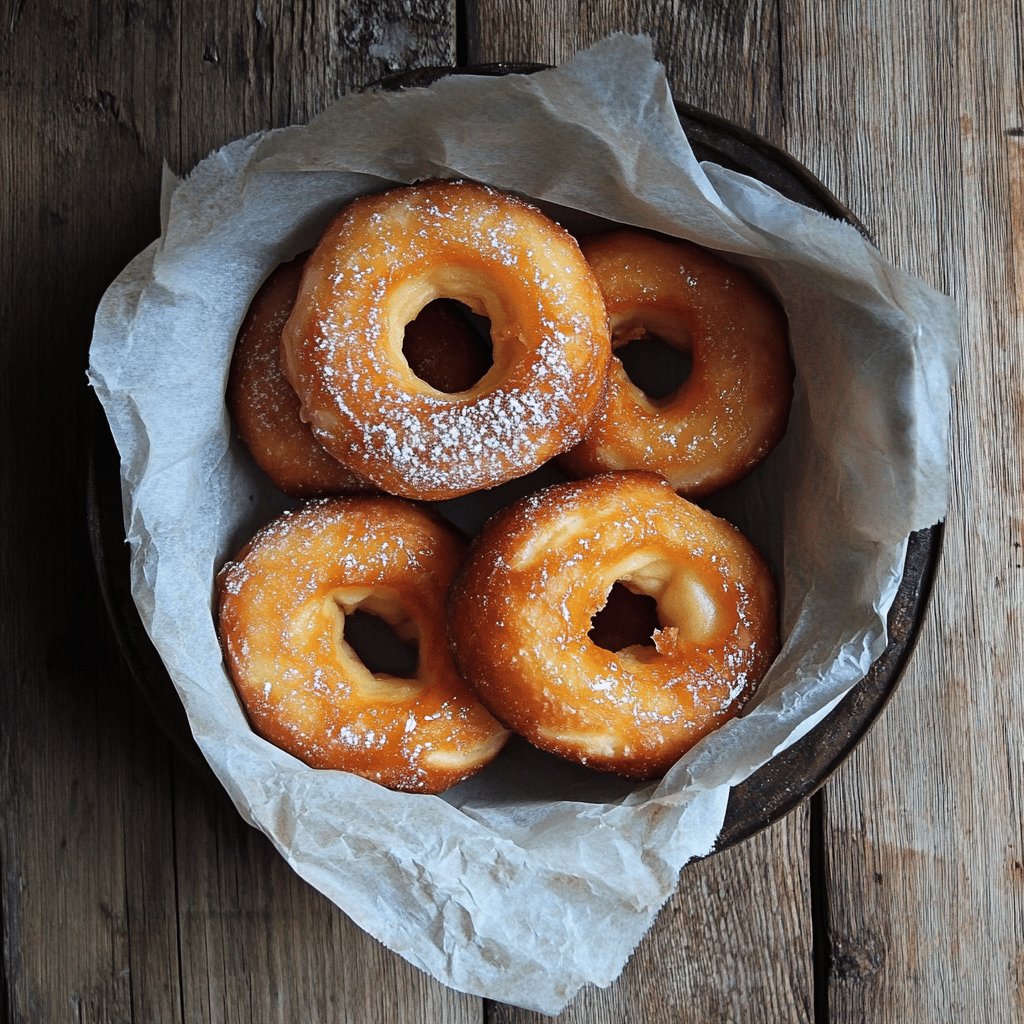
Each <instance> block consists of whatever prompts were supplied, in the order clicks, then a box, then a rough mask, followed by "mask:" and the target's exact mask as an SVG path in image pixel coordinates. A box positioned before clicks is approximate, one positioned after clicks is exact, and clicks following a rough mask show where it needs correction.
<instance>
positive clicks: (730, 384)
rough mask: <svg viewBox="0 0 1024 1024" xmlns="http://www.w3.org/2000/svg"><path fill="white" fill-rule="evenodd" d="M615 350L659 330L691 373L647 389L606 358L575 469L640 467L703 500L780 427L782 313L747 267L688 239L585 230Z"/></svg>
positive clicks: (787, 396)
mask: <svg viewBox="0 0 1024 1024" xmlns="http://www.w3.org/2000/svg"><path fill="white" fill-rule="evenodd" d="M581 247H582V249H583V253H584V255H585V256H586V257H587V260H588V262H589V263H590V266H591V268H592V269H593V271H594V274H595V276H596V277H597V280H598V282H599V284H600V285H601V290H602V293H603V294H604V298H605V303H606V305H607V308H608V315H609V317H610V320H611V329H612V347H613V349H614V348H618V347H619V346H621V345H624V344H626V343H628V342H629V341H633V340H636V339H638V338H641V337H644V336H645V335H646V334H648V333H650V334H654V335H656V336H658V337H660V338H662V339H663V340H664V341H666V342H668V343H669V344H671V345H673V346H675V347H678V348H680V349H683V350H684V351H688V352H689V353H690V354H691V356H692V360H693V365H692V369H691V372H690V375H689V377H688V378H687V379H686V380H685V381H684V382H683V383H682V385H681V386H680V387H679V388H678V389H677V390H676V391H675V392H674V393H673V394H671V395H669V396H667V397H665V398H663V399H660V400H654V399H651V398H648V397H647V395H645V394H644V392H643V391H641V390H640V389H639V388H638V387H637V386H636V385H635V384H633V382H632V381H631V380H630V379H629V377H628V376H627V374H626V371H625V369H624V368H623V366H622V364H621V363H620V362H619V360H617V359H613V360H612V364H611V372H610V373H609V385H608V402H607V405H606V406H605V408H604V410H603V411H602V412H601V413H600V414H599V415H598V416H597V417H595V420H594V423H593V425H592V427H591V429H590V432H589V433H588V435H587V436H586V438H584V440H583V441H582V443H581V444H579V445H578V446H577V447H576V448H574V449H573V450H572V451H571V452H569V453H568V454H567V455H566V456H564V457H563V459H562V464H563V465H564V466H565V468H566V469H567V470H568V471H569V472H571V473H572V474H573V475H575V476H584V475H587V474H589V473H599V472H602V471H605V470H615V469H644V470H649V471H651V472H654V473H658V474H660V475H661V476H664V477H665V478H666V479H667V480H668V481H669V482H670V483H671V484H672V486H673V487H674V488H675V489H676V490H677V491H678V492H679V493H680V494H683V495H686V496H688V497H699V496H701V495H705V494H710V493H711V492H712V491H716V490H718V489H720V488H722V487H724V486H726V485H727V484H730V483H733V482H734V481H736V480H738V479H740V478H741V477H742V476H744V475H746V474H747V473H749V472H750V470H752V469H753V468H754V467H755V466H756V465H757V464H758V463H759V462H761V461H762V460H763V459H764V457H765V456H766V455H767V454H768V453H769V452H770V451H771V450H772V448H774V447H775V445H776V444H778V442H779V440H780V439H781V438H782V435H783V433H784V432H785V429H786V422H787V419H788V416H789V406H790V401H791V398H792V380H793V368H792V362H791V360H790V356H789V346H788V332H787V326H786V319H785V316H784V315H783V313H782V310H781V309H780V308H779V305H778V303H777V302H776V301H775V300H774V299H773V298H772V296H770V295H769V294H768V292H766V291H765V290H764V289H763V288H762V287H761V286H760V285H759V284H758V283H757V282H756V281H755V280H754V279H753V278H752V277H751V276H750V275H749V274H748V273H747V272H746V271H744V270H742V269H740V268H739V267H736V266H733V265H732V264H730V263H727V262H725V260H723V259H721V258H720V257H718V256H716V255H715V254H714V253H711V252H709V251H708V250H707V249H702V248H701V247H699V246H696V245H692V244H690V243H689V242H683V241H679V240H677V239H669V238H665V237H662V236H658V235H653V234H649V233H647V232H644V231H637V230H633V229H623V230H618V231H612V232H609V233H607V234H602V235H595V236H591V237H590V238H585V239H584V240H583V241H582V242H581Z"/></svg>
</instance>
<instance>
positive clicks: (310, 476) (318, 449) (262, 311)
mask: <svg viewBox="0 0 1024 1024" xmlns="http://www.w3.org/2000/svg"><path fill="white" fill-rule="evenodd" d="M308 256H309V253H308V252H307V253H303V254H302V255H301V256H297V257H296V258H295V259H294V260H291V261H290V262H288V263H283V264H281V266H279V267H278V268H277V269H276V270H274V271H273V273H271V275H270V276H269V277H268V278H267V280H266V281H265V282H264V284H263V286H262V287H261V288H260V290H259V291H258V292H257V293H256V296H255V297H254V298H253V300H252V303H251V305H250V306H249V310H248V312H247V313H246V316H245V320H244V321H243V322H242V327H241V330H240V331H239V333H238V338H237V340H236V342H235V349H234V353H233V355H232V359H231V370H230V372H229V374H228V386H227V403H228V409H229V410H230V412H231V417H232V419H233V420H234V423H235V426H236V428H237V430H238V433H239V436H240V437H241V438H242V440H243V441H244V442H245V445H246V447H247V448H248V449H249V451H250V452H251V454H252V457H253V459H255V461H256V463H257V465H258V466H259V467H260V469H262V470H263V472H264V473H266V474H267V476H269V477H270V479H271V480H272V481H273V483H274V484H275V485H276V486H277V487H279V488H280V489H281V490H282V491H284V492H285V493H286V494H290V495H292V496H294V497H299V498H306V497H317V496H320V495H327V494H346V493H358V492H360V491H370V490H373V487H372V486H371V485H370V484H367V483H366V482H365V481H364V480H361V479H360V478H359V477H358V476H356V475H355V473H352V472H351V471H349V470H348V469H346V468H345V467H344V466H343V465H342V464H341V463H340V462H338V460H337V459H335V458H333V457H332V456H330V455H328V454H327V452H326V451H325V450H324V448H323V446H322V445H321V444H320V442H319V441H317V439H316V438H315V437H314V436H313V431H312V429H311V428H310V427H309V426H308V425H307V424H306V423H303V422H302V418H301V416H300V406H299V399H298V397H297V396H296V394H295V392H294V391H293V390H292V387H291V385H290V384H289V383H288V381H287V380H286V379H285V376H284V374H283V373H282V372H281V365H280V351H281V330H282V328H283V327H284V324H285V321H286V320H287V319H288V317H289V315H290V314H291V311H292V308H293V307H294V305H295V296H296V295H297V294H298V291H299V282H300V281H301V279H302V269H303V267H304V266H305V263H306V260H307V258H308ZM453 305H454V304H452V303H446V302H444V301H443V300H440V301H437V302H431V303H430V304H429V305H427V306H426V307H425V308H424V309H423V310H421V312H420V313H419V315H418V316H417V317H416V319H415V320H413V322H412V323H410V324H409V325H408V327H407V328H406V330H405V342H404V347H403V351H404V353H405V357H406V359H407V360H408V363H409V365H410V367H412V369H413V372H415V373H416V374H418V375H419V376H421V377H423V378H424V379H425V380H428V381H430V383H431V384H432V385H433V386H434V387H436V388H438V389H439V390H441V391H446V392H451V391H463V390H465V389H466V388H467V387H471V386H472V384H473V383H474V382H475V381H477V380H479V378H480V377H481V376H482V375H483V373H484V372H485V371H486V369H487V358H486V355H485V353H484V352H483V351H482V350H481V346H480V344H479V341H478V339H477V337H476V335H475V333H474V332H473V331H472V330H471V328H470V326H469V324H468V323H467V322H466V320H465V319H464V318H463V317H461V316H460V315H459V314H458V312H457V311H456V310H455V309H454V308H453Z"/></svg>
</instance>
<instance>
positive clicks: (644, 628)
mask: <svg viewBox="0 0 1024 1024" xmlns="http://www.w3.org/2000/svg"><path fill="white" fill-rule="evenodd" d="M590 626H591V628H590V632H589V633H588V634H587V635H588V636H589V637H590V639H591V641H592V642H593V643H594V644H596V646H598V647H601V648H603V649H604V650H606V651H611V652H612V653H616V652H618V651H621V650H624V649H625V648H627V647H654V634H655V632H657V631H658V630H659V629H662V628H663V624H662V621H661V619H660V618H659V617H658V602H657V601H656V600H655V599H654V598H653V597H650V596H649V595H647V594H638V593H636V592H635V591H633V590H630V589H629V587H628V586H626V584H625V583H623V582H622V581H621V580H619V581H617V582H616V583H614V584H613V585H612V588H611V590H610V591H609V592H608V599H607V601H606V602H605V605H604V607H603V608H602V609H601V610H600V611H598V612H597V613H596V614H595V615H594V617H593V618H592V619H591V620H590Z"/></svg>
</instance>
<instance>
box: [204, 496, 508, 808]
mask: <svg viewBox="0 0 1024 1024" xmlns="http://www.w3.org/2000/svg"><path fill="white" fill-rule="evenodd" d="M464 551H465V543H464V542H463V541H462V539H461V538H460V537H459V536H458V535H457V534H456V533H455V532H454V531H453V530H452V529H451V528H450V527H448V526H447V525H445V524H444V523H443V522H442V521H441V520H439V519H437V518H435V517H434V516H433V515H431V514H429V513H427V512H425V511H424V510H422V509H419V508H417V507H415V506H413V505H410V504H408V503H407V502H403V501H399V500H397V499H395V498H388V497H354V498H334V499H323V500H320V501H316V502H312V503H310V504H308V505H307V506H305V507H304V508H302V509H300V510H299V511H296V512H292V513H285V514H284V515H283V516H280V517H279V518H278V519H276V520H274V521H273V522H272V523H270V524H269V525H268V526H266V527H264V528H263V529H262V530H260V531H259V533H257V534H256V536H255V537H254V538H253V540H252V541H251V542H250V543H249V544H248V545H246V547H245V548H243V550H242V551H241V552H240V553H239V555H238V556H237V557H236V558H235V559H234V560H233V561H231V562H228V563H227V565H225V567H224V568H223V569H222V570H221V572H220V574H219V576H218V603H219V623H218V628H219V633H220V638H221V645H222V648H223V650H224V658H225V662H226V664H227V666H228V670H229V674H230V675H231V678H232V680H233V682H234V685H235V688H236V690H237V692H238V695H239V697H240V698H241V700H242V702H243V704H244V705H245V709H246V711H247V713H248V716H249V720H250V722H251V723H252V725H253V727H254V728H255V730H256V731H257V732H258V733H259V734H260V735H261V736H263V737H264V738H265V739H267V740H269V741H270V742H271V743H273V744H275V745H276V746H278V747H280V748H282V749H283V750H286V751H288V752H289V753H291V754H293V755H294V756H296V757H298V758H300V759H301V760H303V761H305V762H306V763H307V764H308V765H310V766H311V767H313V768H336V769H341V770H344V771H348V772H354V773H356V774H358V775H362V776H364V777H365V778H368V779H372V780H374V781H377V782H380V783H381V784H382V785H385V786H388V787H390V788H392V789H401V790H409V791H418V792H427V793H439V792H442V791H443V790H445V789H447V788H448V787H450V786H452V785H454V784H455V783H457V782H460V781H461V780H462V779H465V778H467V777H469V776H470V775H473V774H475V773H476V772H477V771H479V770H480V769H481V768H483V767H484V766H485V765H486V764H487V763H488V762H489V761H490V760H491V759H492V758H493V757H494V756H495V755H496V754H497V753H498V751H499V750H500V749H501V747H502V745H503V744H504V742H505V739H506V735H507V734H506V732H505V730H504V729H503V728H502V727H501V725H500V724H499V723H498V722H497V721H495V719H494V718H493V717H492V716H491V715H490V714H489V713H488V712H487V711H486V710H485V708H484V707H483V706H482V705H481V704H480V702H479V701H478V700H477V699H476V698H475V697H474V696H473V694H472V692H471V691H470V689H469V687H468V686H466V684H465V683H464V682H463V681H462V679H461V678H460V677H459V675H458V672H457V671H456V669H455V665H454V663H453V661H452V656H451V653H450V651H449V648H448V645H447V642H446V636H445V614H444V609H445V597H446V594H447V590H448V585H449V582H450V580H451V578H452V575H453V574H454V572H455V570H456V568H457V566H458V564H459V562H460V560H461V558H462V556H463V554H464ZM356 609H359V610H362V611H364V612H370V613H372V614H374V615H376V616H378V617H380V618H382V619H384V620H385V621H386V622H388V623H389V624H390V626H391V627H392V629H393V630H394V631H395V633H396V634H397V635H398V636H399V637H401V638H403V639H405V640H407V641H412V640H415V641H416V642H418V648H419V655H418V667H417V670H416V674H415V677H413V678H408V679H406V678H396V677H394V676H388V675H384V674H381V673H377V674H374V673H372V672H371V671H370V670H369V669H368V668H367V667H366V665H365V664H363V662H362V661H361V660H360V659H359V657H358V655H356V653H355V651H354V650H353V649H352V648H351V647H350V645H349V644H348V642H347V641H346V639H345V617H346V614H350V613H352V612H353V611H355V610H356Z"/></svg>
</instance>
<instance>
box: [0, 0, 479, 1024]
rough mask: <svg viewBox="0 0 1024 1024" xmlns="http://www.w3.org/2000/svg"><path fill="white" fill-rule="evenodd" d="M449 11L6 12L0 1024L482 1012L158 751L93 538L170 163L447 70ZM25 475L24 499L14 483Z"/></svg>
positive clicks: (1, 79)
mask: <svg viewBox="0 0 1024 1024" xmlns="http://www.w3.org/2000/svg"><path fill="white" fill-rule="evenodd" d="M454 34H455V33H454V10H453V7H452V5H451V3H449V2H447V0H428V2H423V3H418V4H416V5H409V4H406V3H402V2H399V0H395V2H386V3H383V4H378V3H332V4H316V3H302V4H297V5H295V6H294V7H293V6H292V5H286V4H283V3H280V4H277V3H265V4H262V5H250V4H242V3H237V2H232V3H230V4H212V3H211V4H203V3H200V2H192V0H190V2H186V3H179V4H174V5H168V6H160V7H159V8H155V7H154V6H153V5H143V4H141V3H137V2H135V0H121V2H117V3H113V4H96V3H94V4H79V5H77V7H72V8H69V7H68V6H67V5H62V4H56V3H33V4H25V3H22V2H16V3H13V4H8V5H6V7H5V8H4V10H3V12H2V16H0V177H2V180H3V182H4V188H3V190H2V192H0V237H2V238H3V239H4V243H5V245H4V250H5V258H4V259H3V262H2V271H0V273H2V277H0V323H2V324H3V328H2V330H3V338H2V352H3V368H4V380H5V382H8V383H10V384H11V385H12V386H10V387H5V388H4V389H3V390H2V393H0V426H2V429H0V437H2V438H3V442H2V443H3V445H4V452H3V465H4V469H5V473H6V474H7V477H6V478H5V483H4V486H3V488H0V514H2V523H3V532H2V534H0V544H2V547H0V565H2V567H3V571H2V572H0V599H2V607H3V613H2V614H0V650H2V652H3V654H2V656H3V659H4V660H3V684H4V685H3V688H2V694H0V699H2V703H3V709H2V715H0V759H2V760H0V815H2V823H3V824H2V830H0V895H2V904H0V906H2V915H3V936H2V939H3V961H2V968H3V974H2V988H0V1020H2V1021H4V1024H6V1022H7V1021H10V1022H15V1021H17V1022H20V1021H45V1022H48V1024H49V1022H60V1021H97V1022H114V1021H116V1022H122V1021H134V1020H137V1021H145V1022H150V1021H160V1022H164V1021H168V1022H174V1021H188V1022H190V1024H191V1022H199V1021H204V1022H205V1021H243V1020H250V1021H260V1022H268V1021H274V1020H280V1021H285V1020H295V1019H304V1020H311V1021H318V1020H325V1021H326V1020H331V1021H353V1022H357V1021H358V1022H360V1024H361V1022H364V1021H393V1020H395V1019H396V1016H395V1007H396V1006H399V1005H400V1006H401V1007H402V1019H403V1020H409V1021H424V1022H428V1021H430V1022H433V1021H437V1020H444V1021H452V1022H455V1024H460V1022H468V1021H478V1020H479V1019H480V1017H481V1013H482V1010H481V1006H480V1003H479V1001H478V1000H474V999H469V998H466V997H462V996H459V995H457V994H455V993H452V992H450V991H449V990H447V989H445V988H444V987H443V986H441V985H438V984H436V983H434V982H431V981H430V980H429V979H427V978H426V977H425V976H424V975H422V974H420V973H419V972H417V971H416V970H414V969H413V968H411V967H409V966H408V965H407V964H405V963H404V962H403V961H401V960H400V959H399V958H397V957H395V956H393V955H392V954H391V953H389V952H388V951H387V950H385V949H384V948H383V947H381V946H380V945H379V944H378V943H376V942H375V941H373V940H372V939H370V938H368V937H367V936H366V935H365V934H364V933H363V932H361V931H360V930H359V929H358V928H356V927H355V926H354V925H352V924H351V922H349V921H348V920H347V919H346V918H345V917H344V915H342V914H341V913H340V912H339V911H338V910H336V909H335V908H334V907H333V906H331V904H329V903H328V902H327V901H326V900H325V899H323V898H322V897H320V896H319V895H318V894H317V893H315V892H314V891H313V890H311V889H309V888H308V887H307V886H306V885H305V884H304V883H302V882H300V881H299V880H298V879H297V877H295V876H294V875H293V874H292V873H291V872H290V870H289V869H288V868H287V867H286V866H285V864H284V863H283V862H282V861H281V859H280V858H279V856H278V855H277V854H276V853H275V852H274V851H273V850H272V849H271V847H270V845H269V844H268V843H267V842H266V841H265V840H264V839H263V838H262V837H261V836H259V835H257V834H256V833H255V832H252V831H251V830H249V829H248V828H246V827H245V826H244V825H243V824H242V823H241V821H240V819H239V818H238V816H237V813H236V812H235V811H234V809H233V808H232V807H231V806H230V805H229V804H228V802H227V800H226V799H225V798H224V797H223V795H221V794H220V793H219V792H218V791H216V790H214V789H211V788H209V787H208V786H207V783H206V782H205V780H203V779H201V778H200V777H198V776H196V775H194V774H193V773H191V772H190V771H189V770H187V769H186V768H184V767H183V766H182V764H181V762H180V761H179V760H178V758H177V757H176V756H174V755H173V754H172V752H171V751H170V750H169V748H168V744H167V742H166V741H165V740H164V739H163V737H162V735H161V733H160V732H159V730H158V728H157V727H156V726H155V724H154V723H153V722H152V720H151V719H150V716H149V714H148V712H147V710H146V709H145V708H143V707H142V706H141V705H140V703H139V701H138V699H137V697H136V696H135V693H134V689H133V687H132V685H131V683H130V681H129V680H128V679H127V678H126V677H125V675H124V673H123V670H122V668H121V665H120V661H119V659H118V656H117V653H116V651H115V649H114V647H113V643H112V639H111V637H110V633H109V629H108V628H107V626H106V624H105V622H104V619H103V615H102V611H101V604H100V602H99V600H98V595H97V588H96V584H95V580H94V574H93V570H92V566H91V565H90V563H89V558H88V554H87V547H86V541H85V528H84V504H85V503H84V487H85V463H86V458H85V456H86V452H87V450H88V438H87V434H88V431H87V429H86V427H87V424H88V422H89V406H90V404H91V403H92V401H93V399H92V398H91V396H90V395H88V393H87V391H86V388H85V382H84V370H85V364H86V351H87V347H88V343H89V337H90V332H91V325H92V317H93V312H94V310H95V308H96V304H97V302H98V300H99V298H100V296H101V294H102V292H103V290H104V288H105V287H106V285H107V283H108V282H109V281H110V280H111V279H112V278H113V277H114V276H115V274H116V273H117V272H118V271H119V270H120V268H121V267H122V266H123V265H124V264H125V263H126V262H127V261H128V259H129V258H130V257H131V256H133V255H134V254H135V253H136V252H137V251H138V250H139V249H141V248H142V247H143V246H144V245H146V244H147V243H148V242H149V241H150V240H151V239H152V238H153V237H155V235H156V234H157V231H158V207H159V182H160V168H161V162H162V160H164V159H166V160H167V161H168V162H169V163H170V165H171V166H172V168H174V169H176V170H185V169H188V168H189V167H190V166H191V165H192V164H193V163H194V162H195V161H196V160H197V159H198V158H200V157H201V156H202V155H204V154H205V152H206V151H207V150H208V149H210V148H211V147H213V146H215V145H218V144H220V143H222V142H225V141H227V140H228V139H231V138H234V137H236V136H239V135H242V134H245V133H246V132H250V131H253V130H256V129H259V128H268V127H273V126H275V125H278V124H283V123H287V122H288V121H290V120H292V119H299V118H305V117H308V116H309V115H311V114H312V113H314V112H316V110H318V109H320V108H321V107H322V106H324V105H325V104H326V103H327V102H329V101H330V100H331V99H333V98H334V97H336V96H337V95H339V94H340V93H341V92H343V91H344V90H345V89H346V88H349V87H352V86H356V85H359V84H361V83H362V82H364V81H365V80H367V79H372V78H376V77H379V76H380V75H382V74H385V73H387V72H388V71H390V70H393V69H395V68H396V67H399V66H404V65H405V64H407V63H413V64H418V63H438V62H447V61H450V60H451V59H453V57H454ZM14 482H16V484H17V485H16V486H13V485H11V484H13V483H14Z"/></svg>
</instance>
